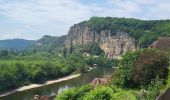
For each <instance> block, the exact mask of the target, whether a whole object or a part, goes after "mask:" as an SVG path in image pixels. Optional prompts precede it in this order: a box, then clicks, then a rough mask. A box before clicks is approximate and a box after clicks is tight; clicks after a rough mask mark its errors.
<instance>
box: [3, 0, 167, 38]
mask: <svg viewBox="0 0 170 100" xmlns="http://www.w3.org/2000/svg"><path fill="white" fill-rule="evenodd" d="M169 6H170V0H0V40H2V39H13V38H22V39H29V40H35V39H39V38H41V37H42V36H44V35H51V36H61V35H65V34H67V32H68V30H69V27H70V26H72V25H74V24H76V23H79V22H81V21H84V20H88V19H89V18H91V17H92V16H99V17H107V16H111V17H127V18H138V19H144V20H155V19H170V8H169Z"/></svg>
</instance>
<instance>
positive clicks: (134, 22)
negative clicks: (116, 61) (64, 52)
mask: <svg viewBox="0 0 170 100" xmlns="http://www.w3.org/2000/svg"><path fill="white" fill-rule="evenodd" d="M79 25H80V26H82V27H84V26H89V27H90V28H91V29H92V30H95V31H97V32H100V31H101V30H111V33H112V34H111V35H114V34H116V32H117V31H125V32H128V33H129V34H130V35H131V36H132V37H134V38H135V40H136V42H137V43H139V44H140V45H141V46H142V47H148V45H150V44H151V43H152V42H153V41H155V40H156V39H157V38H158V37H159V36H170V20H148V21H144V20H139V19H133V18H112V17H92V18H91V19H90V20H88V21H84V22H81V23H79Z"/></svg>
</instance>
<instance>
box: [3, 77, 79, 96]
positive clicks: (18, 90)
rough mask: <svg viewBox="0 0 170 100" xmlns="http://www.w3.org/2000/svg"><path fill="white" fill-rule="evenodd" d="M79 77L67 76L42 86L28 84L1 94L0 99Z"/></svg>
mask: <svg viewBox="0 0 170 100" xmlns="http://www.w3.org/2000/svg"><path fill="white" fill-rule="evenodd" d="M80 75H81V74H74V75H69V76H66V77H63V78H59V79H56V80H50V81H47V82H45V83H43V84H30V85H28V86H22V87H20V88H17V89H14V90H11V91H8V92H5V93H1V94H0V97H4V96H8V95H10V94H13V93H17V92H22V91H25V90H29V89H33V88H38V87H42V86H46V85H50V84H54V83H58V82H63V81H67V80H70V79H73V78H76V77H79V76H80Z"/></svg>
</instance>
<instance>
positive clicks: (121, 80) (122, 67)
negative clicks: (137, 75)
mask: <svg viewBox="0 0 170 100" xmlns="http://www.w3.org/2000/svg"><path fill="white" fill-rule="evenodd" d="M139 55H140V51H137V52H127V53H126V54H125V55H123V56H122V59H121V60H120V61H119V64H118V67H119V69H117V70H116V71H115V73H114V76H113V80H114V84H116V85H118V86H121V87H131V85H132V86H133V84H132V83H131V82H130V81H131V73H132V70H133V66H132V65H133V63H134V62H135V61H136V60H137V59H138V57H139Z"/></svg>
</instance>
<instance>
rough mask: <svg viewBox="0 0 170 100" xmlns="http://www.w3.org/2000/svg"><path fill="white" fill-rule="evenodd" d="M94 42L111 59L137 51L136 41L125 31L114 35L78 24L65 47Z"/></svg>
mask: <svg viewBox="0 0 170 100" xmlns="http://www.w3.org/2000/svg"><path fill="white" fill-rule="evenodd" d="M93 42H96V43H98V44H99V46H100V47H101V49H102V50H103V51H104V52H105V53H106V54H107V55H108V57H111V58H117V57H119V56H120V55H121V54H123V53H125V52H127V51H129V50H135V41H134V39H133V38H132V37H130V36H129V34H128V33H126V32H124V31H117V32H116V34H114V35H112V33H111V31H110V30H101V31H99V32H97V31H95V30H93V29H91V28H90V27H89V26H81V25H78V24H77V25H74V26H72V27H71V28H70V30H69V32H68V36H67V39H66V41H65V45H66V47H71V46H74V45H79V44H89V43H93Z"/></svg>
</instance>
